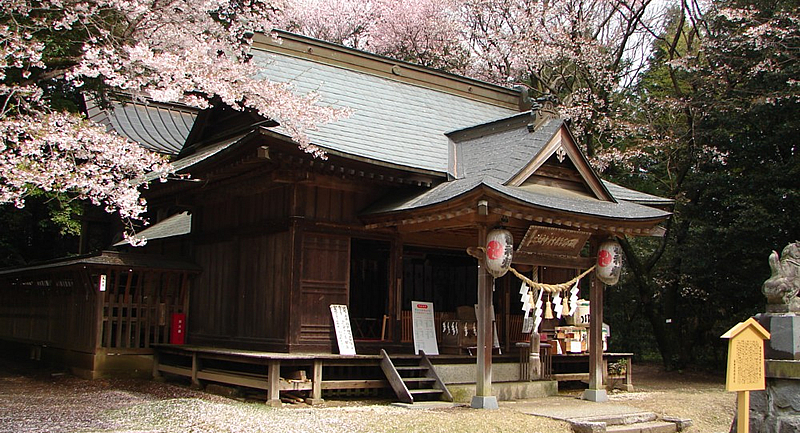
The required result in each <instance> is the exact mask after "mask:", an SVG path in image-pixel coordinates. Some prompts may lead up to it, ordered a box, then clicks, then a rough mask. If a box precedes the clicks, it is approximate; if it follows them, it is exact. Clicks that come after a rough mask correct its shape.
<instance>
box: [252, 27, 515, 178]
mask: <svg viewBox="0 0 800 433" xmlns="http://www.w3.org/2000/svg"><path fill="white" fill-rule="evenodd" d="M280 36H281V38H282V43H281V44H275V43H273V42H272V41H271V39H269V38H267V37H262V38H261V39H258V38H257V39H256V42H257V43H256V44H255V48H256V49H254V50H253V52H252V54H253V62H255V64H257V65H259V67H260V69H261V73H260V74H261V76H262V77H264V78H268V79H270V80H272V81H276V82H285V83H291V84H292V85H293V86H294V88H295V90H296V91H297V92H298V93H300V94H305V93H309V92H316V93H317V94H318V95H319V96H320V102H321V103H322V104H327V105H330V106H334V107H348V108H350V109H351V110H353V114H352V115H351V116H350V117H348V118H346V119H340V120H338V121H336V122H332V123H329V124H324V125H320V126H319V129H318V130H316V131H309V136H310V138H311V142H312V143H313V144H315V145H317V146H319V147H321V148H323V149H326V150H331V151H335V152H338V153H339V154H342V155H348V154H349V155H353V156H355V157H358V158H361V159H363V160H367V161H374V162H376V163H379V164H390V165H394V166H399V167H405V168H408V169H411V170H420V171H427V172H435V173H440V174H441V175H442V176H444V175H445V174H446V173H447V171H448V152H449V149H448V144H449V142H448V139H447V137H446V136H445V135H444V134H445V133H446V132H448V131H452V130H456V129H461V128H465V127H468V126H470V125H475V124H478V123H483V122H486V121H489V120H494V119H500V118H505V117H508V116H509V115H513V114H515V113H518V112H519V100H520V96H521V93H520V92H519V91H517V90H512V89H506V88H503V87H499V86H495V85H491V84H487V83H483V82H480V81H475V80H470V79H467V78H463V77H458V76H455V75H450V74H445V73H442V72H438V71H434V70H430V69H426V68H422V67H419V66H415V65H411V64H408V63H404V62H400V61H395V60H391V59H387V58H384V57H380V56H375V55H372V54H368V53H363V52H360V51H356V50H351V49H347V48H344V47H340V46H336V45H333V44H328V43H325V42H322V41H318V40H314V39H309V38H304V37H299V36H296V35H291V34H285V33H281V34H280ZM273 130H275V131H277V132H282V131H281V129H280V127H276V128H273Z"/></svg>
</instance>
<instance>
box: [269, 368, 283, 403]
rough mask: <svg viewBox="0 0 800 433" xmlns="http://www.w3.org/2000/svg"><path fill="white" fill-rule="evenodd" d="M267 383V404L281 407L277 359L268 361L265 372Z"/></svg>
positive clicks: (279, 370) (279, 369) (279, 372)
mask: <svg viewBox="0 0 800 433" xmlns="http://www.w3.org/2000/svg"><path fill="white" fill-rule="evenodd" d="M267 381H268V383H269V385H268V389H267V404H268V405H270V406H273V407H281V387H280V384H281V362H280V361H278V360H274V359H273V360H270V361H269V370H268V373H267Z"/></svg>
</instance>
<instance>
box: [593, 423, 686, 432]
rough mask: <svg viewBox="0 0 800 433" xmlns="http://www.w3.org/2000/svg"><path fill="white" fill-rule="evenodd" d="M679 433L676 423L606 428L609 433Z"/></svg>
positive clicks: (622, 425) (639, 424)
mask: <svg viewBox="0 0 800 433" xmlns="http://www.w3.org/2000/svg"><path fill="white" fill-rule="evenodd" d="M677 431H678V427H677V426H676V425H675V423H671V422H665V421H649V422H640V423H636V424H627V425H626V424H621V425H611V426H608V427H606V432H607V433H675V432H677Z"/></svg>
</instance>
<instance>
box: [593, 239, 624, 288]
mask: <svg viewBox="0 0 800 433" xmlns="http://www.w3.org/2000/svg"><path fill="white" fill-rule="evenodd" d="M596 272H597V278H598V279H600V281H602V282H604V283H606V284H608V285H609V286H613V285H614V284H617V282H618V281H619V274H620V273H621V272H622V247H621V246H620V245H619V243H618V242H617V241H615V240H608V241H605V242H603V243H602V244H600V248H599V250H598V251H597V270H596Z"/></svg>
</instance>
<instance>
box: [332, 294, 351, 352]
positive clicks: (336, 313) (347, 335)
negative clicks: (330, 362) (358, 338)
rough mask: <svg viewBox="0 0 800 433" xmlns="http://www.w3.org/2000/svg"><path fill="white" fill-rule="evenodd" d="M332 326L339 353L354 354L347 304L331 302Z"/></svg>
mask: <svg viewBox="0 0 800 433" xmlns="http://www.w3.org/2000/svg"><path fill="white" fill-rule="evenodd" d="M331 316H332V317H333V327H334V329H335V330H336V342H337V343H338V344H339V354H340V355H355V354H356V345H355V343H354V342H353V329H352V328H350V313H348V312H347V305H337V304H331Z"/></svg>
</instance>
